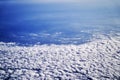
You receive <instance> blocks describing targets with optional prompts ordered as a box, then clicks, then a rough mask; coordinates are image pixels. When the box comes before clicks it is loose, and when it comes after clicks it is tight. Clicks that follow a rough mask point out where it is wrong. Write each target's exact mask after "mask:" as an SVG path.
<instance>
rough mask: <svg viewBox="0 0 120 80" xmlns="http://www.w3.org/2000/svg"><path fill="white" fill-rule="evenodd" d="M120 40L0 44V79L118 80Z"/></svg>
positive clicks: (119, 71) (119, 77)
mask: <svg viewBox="0 0 120 80" xmlns="http://www.w3.org/2000/svg"><path fill="white" fill-rule="evenodd" d="M119 53H120V41H118V40H116V39H114V38H113V39H111V40H109V39H105V40H96V41H93V42H90V43H86V44H82V45H34V46H28V47H26V46H17V45H15V44H14V43H4V42H0V79H3V80H5V79H12V80H16V79H20V80H25V79H30V80H32V79H36V80H43V79H49V80H56V79H60V80H65V79H72V80H75V79H79V80H83V79H84V80H92V79H93V80H103V79H109V80H111V79H116V80H119V79H120V76H119V73H120V70H119V67H120V66H119V61H120V58H119V57H120V54H119Z"/></svg>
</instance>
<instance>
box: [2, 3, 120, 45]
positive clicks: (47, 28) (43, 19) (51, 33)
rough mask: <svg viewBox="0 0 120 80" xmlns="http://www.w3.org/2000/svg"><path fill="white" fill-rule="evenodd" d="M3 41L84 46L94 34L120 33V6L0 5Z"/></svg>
mask: <svg viewBox="0 0 120 80" xmlns="http://www.w3.org/2000/svg"><path fill="white" fill-rule="evenodd" d="M0 11H1V12H0V41H3V42H16V43H22V44H27V43H28V44H35V43H40V44H81V43H86V42H89V41H90V40H91V38H92V37H93V35H94V34H96V33H101V34H104V35H106V34H109V33H110V32H111V31H112V32H119V29H120V27H119V21H120V15H119V14H120V12H119V7H87V6H86V7H85V6H81V5H79V4H54V3H53V4H52V3H45V4H42V3H41V4H12V3H11V4H6V3H3V4H0Z"/></svg>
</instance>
